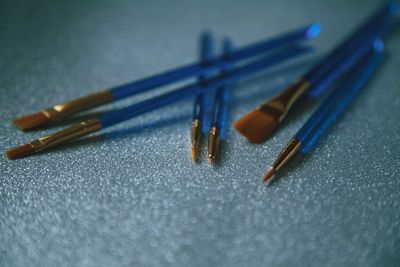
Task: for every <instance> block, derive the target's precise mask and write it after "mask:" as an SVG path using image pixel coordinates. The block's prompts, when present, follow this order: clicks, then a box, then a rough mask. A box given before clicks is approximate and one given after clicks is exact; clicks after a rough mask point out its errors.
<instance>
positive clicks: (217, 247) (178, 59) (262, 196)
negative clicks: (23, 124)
mask: <svg viewBox="0 0 400 267" xmlns="http://www.w3.org/2000/svg"><path fill="white" fill-rule="evenodd" d="M378 5H379V2H377V1H372V0H371V1H365V0H357V1H347V0H341V1H316V0H315V1H314V0H303V1H296V2H295V1H289V0H282V1H261V0H260V1H240V2H239V1H228V0H227V1H157V2H156V1H106V0H101V1H78V0H74V1H50V0H49V1H2V2H1V4H0V46H1V49H0V67H1V74H0V87H1V90H0V109H1V121H2V123H1V125H0V148H1V150H2V151H5V150H7V149H9V148H10V147H12V146H15V145H19V144H21V143H25V142H27V141H29V140H31V139H34V138H37V137H39V136H42V135H43V134H45V133H50V132H53V131H54V130H56V129H60V128H62V127H63V126H65V125H56V126H54V127H49V128H46V129H42V130H40V131H32V132H29V133H22V132H20V131H18V130H16V129H15V128H14V127H13V126H12V125H11V124H10V123H9V122H10V121H11V120H12V119H13V118H15V117H16V116H18V115H23V114H26V113H29V112H32V111H37V110H38V109H40V108H45V107H48V106H50V105H52V104H55V103H58V102H62V101H65V100H68V99H71V98H74V97H76V96H80V95H84V94H87V93H90V92H92V91H95V90H96V89H100V88H107V87H111V86H113V85H118V84H121V83H125V82H128V81H131V80H135V79H138V78H141V77H145V76H147V75H150V74H153V73H157V72H159V71H163V70H167V69H169V68H172V67H177V66H180V65H183V64H186V63H190V62H192V61H194V60H196V58H197V54H198V53H197V47H198V45H197V40H198V36H199V33H200V32H202V31H203V30H205V29H208V30H210V31H212V32H213V33H214V34H215V36H216V38H217V39H218V40H221V39H222V38H223V37H226V36H229V37H231V38H232V40H233V41H234V43H235V45H237V46H240V45H244V44H248V43H251V42H253V41H257V40H261V39H263V38H266V37H268V36H274V35H275V34H278V33H280V32H284V31H288V30H291V29H294V28H296V27H298V26H299V25H306V24H307V23H309V22H312V21H318V22H321V23H322V24H323V26H324V31H323V33H322V34H321V36H320V37H319V38H318V39H316V40H315V41H312V42H311V43H312V44H313V45H315V46H316V47H317V48H318V52H317V53H316V54H314V55H312V56H307V57H303V58H302V59H298V60H295V61H292V62H291V63H290V64H286V65H285V66H282V67H280V68H276V69H273V70H270V71H267V72H266V73H264V74H263V75H260V76H258V77H257V78H254V79H251V80H249V81H247V82H243V83H241V84H239V85H237V86H235V87H234V88H232V90H233V91H232V92H233V101H232V108H231V113H230V121H231V122H233V121H234V120H236V119H238V118H240V117H241V116H242V115H243V114H245V113H246V112H247V111H249V110H251V109H252V108H253V107H255V106H256V105H257V104H259V103H260V102H262V100H263V99H266V98H268V97H270V96H272V95H273V94H274V93H276V92H277V91H278V90H280V89H282V88H284V87H285V86H286V85H287V84H288V83H289V82H291V81H293V80H294V79H296V77H299V75H301V73H304V71H305V70H306V69H307V68H309V67H310V66H311V65H312V64H313V62H315V60H316V59H317V58H318V57H320V56H321V55H323V54H325V53H327V51H329V49H331V48H332V47H333V46H334V45H335V44H337V43H338V42H339V40H341V39H342V38H343V37H344V36H345V35H346V34H348V33H349V32H351V30H352V29H354V28H355V27H356V25H358V24H359V23H360V22H362V21H363V20H364V19H365V18H366V16H367V15H368V14H369V13H371V12H372V11H373V10H374V9H375V7H377V6H378ZM399 44H400V35H399V32H398V31H397V32H396V34H394V35H392V36H391V38H390V39H388V40H387V43H386V48H387V50H386V59H385V61H384V64H383V65H382V67H381V68H380V69H379V71H378V73H377V75H376V76H375V77H374V78H373V79H372V80H371V81H370V82H369V84H368V86H367V87H366V88H365V90H364V91H363V92H362V93H361V94H360V96H359V97H358V98H357V100H356V101H355V102H354V103H352V105H351V107H350V108H349V109H348V110H347V112H346V113H345V114H344V116H342V117H341V119H340V120H339V121H338V122H337V124H336V125H335V126H334V127H333V128H332V129H331V130H330V132H329V135H328V136H327V137H326V138H325V139H324V140H323V141H322V142H321V143H320V145H319V147H318V148H317V149H316V150H315V151H314V152H312V153H311V154H310V155H309V156H307V157H305V158H304V157H303V158H302V157H298V158H296V159H295V160H294V161H293V162H292V163H290V164H289V165H288V168H287V169H286V171H284V172H283V173H282V175H280V176H279V177H278V178H279V179H278V180H277V181H276V182H275V183H274V184H273V185H272V186H271V187H268V188H266V187H265V186H263V184H262V183H261V176H262V174H263V173H264V171H265V170H266V167H267V166H268V165H269V164H271V163H272V161H273V159H274V157H275V156H276V154H277V153H278V152H279V151H280V149H281V148H282V146H283V145H284V144H285V143H286V142H287V141H288V139H289V138H290V137H291V136H292V135H293V134H294V133H295V132H296V130H297V129H298V128H299V127H300V126H301V124H302V123H303V122H304V121H305V119H306V118H307V117H308V116H309V115H310V114H311V112H312V111H313V110H314V109H315V107H316V103H317V102H312V101H309V102H307V104H303V105H301V106H299V107H298V108H297V109H295V111H294V112H293V113H292V114H291V115H290V116H289V118H288V121H287V123H285V125H284V127H282V128H281V130H280V131H278V132H277V134H275V136H274V137H273V138H271V139H270V140H269V141H268V142H266V143H265V144H263V145H253V144H250V143H248V142H247V141H246V140H245V139H244V138H243V137H242V136H240V135H239V134H238V133H237V132H235V131H234V130H232V129H231V130H230V131H229V140H228V141H227V143H226V145H225V147H224V151H223V154H222V158H223V160H222V163H221V164H220V165H219V166H216V167H210V166H209V165H208V163H207V162H206V155H205V151H203V152H202V155H201V163H199V164H196V165H194V164H193V163H192V162H191V158H190V151H189V148H190V145H189V144H190V135H189V132H190V125H191V118H190V116H191V110H192V100H187V101H182V102H180V103H179V104H177V105H173V106H169V107H165V108H163V109H161V110H158V111H154V112H151V113H149V114H146V115H145V116H142V117H139V118H135V119H132V120H130V121H128V122H126V123H122V124H120V125H118V126H117V127H114V128H110V129H109V130H108V131H106V134H97V135H95V136H94V137H90V138H87V139H84V140H82V141H79V142H75V143H72V144H70V145H67V146H63V147H60V148H55V149H53V150H51V151H49V152H46V153H43V154H40V155H37V156H33V157H29V158H26V159H21V160H17V161H10V160H8V159H6V158H5V157H4V156H3V157H1V158H0V171H1V173H0V174H1V175H0V179H1V180H0V199H1V202H0V265H2V266H56V265H58V266H110V265H116V266H294V265H296V266H299V265H300V266H394V265H396V263H397V264H399V262H400V254H399V250H400V230H399V228H400V226H399V223H400V212H399V210H400V190H399V189H400V179H399V178H400V177H399V175H400V124H399V114H400V94H399V90H400V77H399V69H400V57H399V51H398V48H399ZM218 47H220V46H218ZM153 94H155V93H154V92H153V93H148V94H145V95H144V96H140V97H134V98H133V99H130V100H127V101H123V102H122V103H119V104H118V105H115V106H111V107H106V108H105V109H106V110H109V109H111V108H112V107H119V106H124V105H126V104H129V103H133V102H135V101H138V99H141V98H143V97H147V96H150V95H153Z"/></svg>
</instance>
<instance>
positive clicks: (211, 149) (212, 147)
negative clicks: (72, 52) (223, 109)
mask: <svg viewBox="0 0 400 267" xmlns="http://www.w3.org/2000/svg"><path fill="white" fill-rule="evenodd" d="M220 145H221V136H220V129H219V128H218V127H216V126H214V127H212V128H211V129H210V133H209V135H208V161H209V162H210V163H211V164H214V163H215V162H216V160H217V156H218V151H219V147H220Z"/></svg>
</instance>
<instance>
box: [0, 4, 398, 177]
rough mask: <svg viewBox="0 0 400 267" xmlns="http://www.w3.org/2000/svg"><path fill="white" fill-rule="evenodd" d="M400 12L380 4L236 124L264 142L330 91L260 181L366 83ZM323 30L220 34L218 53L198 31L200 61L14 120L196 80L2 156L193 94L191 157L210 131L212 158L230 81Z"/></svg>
mask: <svg viewBox="0 0 400 267" xmlns="http://www.w3.org/2000/svg"><path fill="white" fill-rule="evenodd" d="M399 14H400V7H399V5H397V4H395V3H391V2H390V3H385V4H384V5H382V6H381V7H379V8H378V9H377V10H376V11H375V12H374V13H373V14H372V16H371V17H369V18H368V19H367V20H366V21H365V22H364V23H362V25H361V26H360V27H358V28H357V29H356V30H355V31H354V32H352V33H351V34H350V35H349V36H348V37H347V38H345V39H344V41H342V42H341V43H340V44H339V45H338V46H337V47H336V48H335V49H333V50H332V52H330V53H329V54H328V55H327V56H325V57H323V58H322V59H321V60H320V61H319V63H318V64H316V65H315V66H314V67H312V68H311V69H310V70H309V71H308V72H307V73H306V74H305V75H303V76H302V77H301V78H300V79H298V80H297V81H295V82H294V83H293V84H292V85H291V86H289V87H288V88H287V89H285V90H283V91H282V92H280V93H279V94H278V95H277V96H275V97H273V98H271V99H269V100H268V101H266V102H265V103H263V104H261V105H259V106H258V107H257V108H256V109H254V110H253V111H251V112H250V113H248V114H247V115H245V116H243V117H242V118H241V119H239V120H238V121H237V122H236V123H235V128H236V130H237V131H238V132H239V133H241V134H242V135H243V136H245V137H246V138H247V139H248V140H249V141H250V142H253V143H263V142H265V141H266V140H267V139H268V138H269V137H271V136H272V135H273V134H274V132H275V131H276V130H277V129H278V128H279V126H280V125H281V123H282V121H283V120H284V119H285V118H286V117H287V115H288V113H290V111H291V110H292V107H293V106H294V105H296V104H297V103H298V102H300V101H301V100H303V99H304V98H305V96H308V97H309V98H318V97H319V96H321V95H322V93H323V92H325V91H327V89H329V90H330V94H329V95H328V96H327V97H326V99H325V100H324V101H323V102H322V103H321V104H320V106H319V108H317V110H316V111H315V112H314V114H313V115H312V116H311V117H310V118H309V120H307V122H306V123H305V124H304V125H303V127H302V128H301V129H300V130H299V131H298V132H297V134H295V135H294V137H293V138H292V139H291V140H290V141H289V143H288V144H287V145H286V146H285V147H284V149H283V150H282V152H281V153H280V154H279V155H278V157H277V159H276V160H275V162H274V163H273V165H272V167H271V168H269V169H268V170H267V173H266V174H265V176H264V177H263V181H264V182H266V183H269V182H270V181H271V178H272V177H273V176H274V174H276V173H277V172H279V170H280V169H281V168H282V167H283V166H284V165H285V164H286V163H287V162H288V161H289V159H291V158H292V157H293V156H294V155H295V154H296V153H297V152H300V153H302V154H305V153H309V152H310V151H311V150H312V149H313V148H314V147H315V145H316V144H317V142H318V140H319V139H320V138H321V137H322V136H323V134H324V133H326V131H327V130H328V128H329V127H330V126H331V125H332V124H333V123H334V122H335V121H336V120H337V118H338V117H339V115H340V114H341V113H343V111H344V110H345V108H346V107H347V106H348V105H349V104H350V102H351V101H352V100H353V99H354V98H355V97H356V95H357V93H358V92H359V91H360V90H361V89H362V88H363V87H364V86H365V84H366V82H367V81H368V79H369V77H370V76H372V74H373V73H374V71H375V70H376V69H377V67H378V65H379V63H380V62H381V59H382V55H383V47H384V45H383V41H382V39H383V38H385V37H386V36H387V35H388V34H389V33H391V32H392V31H393V29H394V28H395V26H396V25H397V22H398V17H399V16H398V15H399ZM320 31H321V27H320V25H319V24H316V23H314V24H310V25H308V26H306V27H302V28H299V29H297V30H294V31H292V32H289V33H285V34H282V35H279V36H277V37H275V38H272V39H267V40H264V41H261V42H258V43H254V44H251V45H248V46H245V47H242V48H237V49H235V48H233V47H232V43H231V41H230V40H229V39H225V40H224V42H223V44H222V45H221V46H220V47H222V49H220V51H221V50H222V52H221V53H219V54H220V56H214V54H215V51H214V47H215V43H214V41H213V38H212V36H211V34H210V33H207V32H206V33H203V34H202V35H201V37H200V49H199V51H200V53H199V54H200V58H199V61H198V62H195V63H193V64H189V65H186V66H183V67H180V68H176V69H173V70H170V71H166V72H164V73H161V74H157V75H153V76H151V77H149V78H145V79H141V80H139V81H135V82H132V83H129V84H125V85H121V86H117V87H114V88H111V89H108V90H103V91H101V92H98V93H94V94H91V95H88V96H85V97H82V98H79V99H76V100H73V101H70V102H65V103H62V104H59V105H55V106H53V107H50V108H47V109H44V110H42V111H39V112H36V113H33V114H31V115H27V116H23V117H20V118H17V119H15V120H14V121H13V123H14V124H15V125H16V126H17V127H18V128H20V129H22V130H27V129H32V128H35V127H38V126H41V125H44V124H48V123H52V122H54V121H62V120H64V119H65V118H67V117H70V116H72V115H74V114H76V113H79V112H82V111H85V110H88V109H91V108H94V107H97V106H100V105H103V104H107V103H110V102H115V101H118V100H121V99H124V98H127V97H130V96H133V95H136V94H139V93H142V92H146V91H148V90H154V89H156V88H158V87H161V86H165V85H169V84H172V83H174V82H178V81H182V80H185V79H188V78H192V77H197V80H196V81H195V82H194V83H191V84H189V85H185V86H183V87H181V88H178V89H174V90H170V91H168V92H166V93H163V94H159V95H158V96H155V97H153V98H150V99H146V100H144V101H142V102H138V103H135V104H133V105H130V106H127V107H125V108H121V109H117V110H114V111H111V112H108V113H106V114H104V115H101V116H99V117H95V118H92V119H89V120H86V121H83V122H81V123H79V124H77V125H74V126H72V127H69V128H67V129H65V130H62V131H59V132H56V133H54V134H51V135H48V136H45V137H42V138H39V139H37V140H34V141H32V142H30V143H28V144H25V145H22V146H19V147H16V148H13V149H11V150H9V151H7V152H6V155H7V157H9V158H10V159H17V158H21V157H25V156H28V155H31V154H34V153H37V152H40V151H42V150H45V149H47V148H49V147H52V146H56V145H58V144H62V143H66V142H68V141H71V140H74V139H77V138H80V137H82V136H85V135H88V134H90V133H92V132H95V131H99V130H102V129H104V128H107V127H110V126H113V125H115V124H117V123H120V122H123V121H126V120H128V119H131V118H133V117H136V116H139V115H141V114H144V113H146V112H149V111H152V110H155V109H157V108H160V107H163V106H166V105H169V104H172V103H175V102H176V101H178V100H181V99H183V98H186V97H189V96H194V104H193V105H194V108H193V117H192V128H191V152H192V153H191V154H192V159H193V160H194V161H196V159H197V158H198V154H199V151H200V148H201V144H202V136H203V135H205V134H208V143H207V144H208V153H207V155H208V159H209V162H210V163H215V162H216V161H217V159H218V154H219V151H220V150H221V144H222V143H223V141H225V140H226V132H227V124H228V110H229V98H230V94H229V89H230V87H231V86H232V84H234V83H236V82H238V81H241V80H243V79H245V78H248V77H250V76H251V75H254V74H256V73H259V72H260V71H263V70H265V69H267V68H270V67H272V66H275V65H277V64H279V63H282V62H284V61H286V60H289V59H292V58H294V57H297V56H300V55H303V54H305V53H307V52H311V51H313V49H312V48H311V47H309V46H305V45H303V44H301V42H303V41H306V40H309V39H312V38H314V37H316V36H317V35H318V34H319V33H320ZM337 81H338V82H339V83H337Z"/></svg>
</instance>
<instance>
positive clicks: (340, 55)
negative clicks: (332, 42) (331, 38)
mask: <svg viewBox="0 0 400 267" xmlns="http://www.w3.org/2000/svg"><path fill="white" fill-rule="evenodd" d="M395 6H396V5H395V4H394V3H386V4H384V5H383V6H382V7H381V8H379V9H378V10H377V12H375V13H374V14H373V15H372V16H371V17H370V18H369V19H368V20H367V21H366V23H363V24H362V25H361V26H360V27H359V28H358V29H357V30H356V31H355V32H354V33H353V34H351V35H350V36H349V37H348V38H346V39H345V40H344V41H343V42H342V43H341V44H340V45H339V46H338V47H337V48H336V49H335V50H333V51H332V52H331V53H330V54H329V55H328V56H326V57H324V58H323V59H322V61H321V62H320V63H319V64H317V65H316V66H315V67H314V68H312V69H311V70H310V71H309V72H308V73H307V74H306V75H305V79H306V80H307V81H309V82H310V83H311V84H317V83H319V82H320V81H321V80H323V78H324V77H325V76H326V75H328V73H330V72H331V71H332V70H333V69H335V68H336V66H337V65H339V64H340V62H342V61H343V59H344V58H346V57H348V56H349V55H350V54H351V53H352V52H353V51H354V50H355V49H356V48H357V47H359V46H360V45H361V44H362V43H364V42H366V41H368V40H370V39H372V38H377V37H379V36H380V35H381V33H382V32H381V29H382V27H383V25H384V24H385V21H386V20H387V19H388V15H389V14H391V13H392V12H394V8H395ZM325 88H326V86H325V87H320V88H317V89H315V90H314V91H313V92H310V93H309V94H310V95H318V94H320V93H321V89H325ZM317 90H319V91H318V92H317Z"/></svg>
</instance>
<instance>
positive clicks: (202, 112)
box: [191, 32, 214, 161]
mask: <svg viewBox="0 0 400 267" xmlns="http://www.w3.org/2000/svg"><path fill="white" fill-rule="evenodd" d="M213 46H214V45H213V39H212V36H211V34H210V33H209V32H205V33H203V34H202V35H201V37H200V61H201V62H202V63H203V64H204V65H207V64H208V61H209V60H210V59H211V58H212V54H213ZM206 77H207V74H203V75H200V76H199V78H198V82H199V83H200V84H202V83H203V81H204V80H205V78H206ZM208 99H209V94H208V93H203V94H198V95H197V96H196V97H195V100H194V105H193V119H192V131H191V141H192V160H193V161H196V158H197V153H198V151H199V148H200V146H201V139H202V133H203V132H206V131H208Z"/></svg>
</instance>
